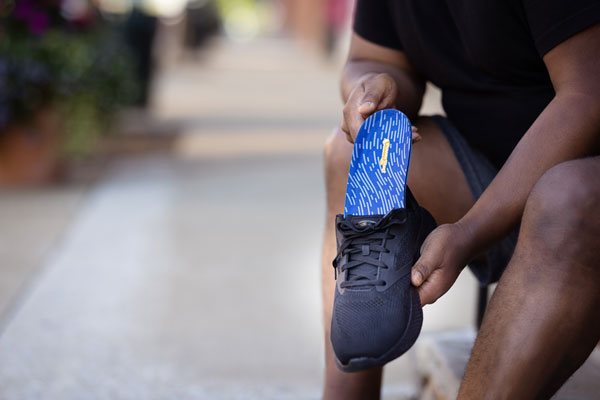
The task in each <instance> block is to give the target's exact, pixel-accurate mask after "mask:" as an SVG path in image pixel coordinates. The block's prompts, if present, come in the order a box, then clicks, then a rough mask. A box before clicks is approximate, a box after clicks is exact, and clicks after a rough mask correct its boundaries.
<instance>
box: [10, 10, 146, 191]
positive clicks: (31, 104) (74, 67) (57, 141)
mask: <svg viewBox="0 0 600 400" xmlns="http://www.w3.org/2000/svg"><path fill="white" fill-rule="evenodd" d="M122 43H123V40H121V38H120V37H119V36H118V32H116V31H115V29H113V27H112V26H110V24H108V23H107V22H105V21H103V20H102V19H101V18H99V17H98V13H97V12H96V11H95V9H94V8H93V7H92V6H91V5H90V4H89V3H88V2H87V1H86V0H71V1H58V0H12V1H11V0H0V184H2V183H40V182H46V181H48V180H52V179H54V178H55V177H56V175H57V170H58V166H59V162H60V160H62V159H64V158H65V157H71V156H81V155H85V154H88V153H89V152H91V151H92V149H93V147H94V144H95V142H96V141H97V140H98V138H99V137H100V135H101V134H103V133H104V132H107V131H108V128H109V126H110V122H111V117H112V116H113V115H114V113H115V111H116V110H117V109H118V108H119V107H120V106H122V105H123V104H126V103H128V102H129V101H130V100H131V99H132V98H134V97H135V94H136V90H137V84H136V83H135V81H134V75H133V72H132V63H131V59H130V57H129V54H128V53H127V48H126V47H124V46H123V45H122Z"/></svg>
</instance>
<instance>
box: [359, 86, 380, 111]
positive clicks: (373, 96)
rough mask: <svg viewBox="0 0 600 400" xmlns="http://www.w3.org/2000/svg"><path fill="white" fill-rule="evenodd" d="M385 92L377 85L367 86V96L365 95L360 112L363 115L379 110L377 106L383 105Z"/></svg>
mask: <svg viewBox="0 0 600 400" xmlns="http://www.w3.org/2000/svg"><path fill="white" fill-rule="evenodd" d="M382 96H383V91H382V90H381V89H379V88H377V86H375V85H369V84H367V85H366V87H365V94H364V95H363V97H362V99H361V101H360V105H359V106H358V112H359V113H361V114H363V115H364V114H371V113H373V112H375V110H377V106H378V105H379V103H381V98H382Z"/></svg>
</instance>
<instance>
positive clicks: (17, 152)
mask: <svg viewBox="0 0 600 400" xmlns="http://www.w3.org/2000/svg"><path fill="white" fill-rule="evenodd" d="M60 132H61V129H60V118H59V116H58V113H57V112H55V111H54V110H52V109H50V108H48V109H43V110H41V111H39V112H37V113H36V114H35V115H34V116H33V117H32V118H31V120H30V121H28V122H27V123H15V124H12V125H10V126H9V127H7V129H6V130H5V131H3V132H0V185H15V184H17V185H18V184H26V185H29V184H42V183H48V182H51V181H54V180H55V179H56V178H57V176H58V170H59V161H60V160H59V152H60V142H61V140H60V139H61V135H60Z"/></svg>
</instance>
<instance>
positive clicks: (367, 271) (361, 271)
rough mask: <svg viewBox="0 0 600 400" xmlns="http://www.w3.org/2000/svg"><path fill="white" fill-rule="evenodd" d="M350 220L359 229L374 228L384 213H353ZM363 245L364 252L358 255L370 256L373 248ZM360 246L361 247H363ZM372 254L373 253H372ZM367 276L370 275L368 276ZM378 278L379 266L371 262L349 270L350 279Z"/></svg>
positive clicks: (356, 288) (360, 288)
mask: <svg viewBox="0 0 600 400" xmlns="http://www.w3.org/2000/svg"><path fill="white" fill-rule="evenodd" d="M349 217H350V222H351V223H352V225H353V226H354V227H355V228H356V229H358V230H359V231H363V230H368V229H369V228H373V227H374V226H375V225H377V223H378V222H379V221H380V220H381V218H383V215H351V216H349ZM359 246H361V247H362V250H363V253H357V254H356V255H361V254H362V255H363V256H368V255H369V253H370V252H372V250H369V245H367V244H364V245H359ZM361 247H359V248H361ZM371 255H372V254H371ZM351 259H352V256H351ZM365 276H367V277H369V278H366V277H365ZM374 279H377V267H375V266H373V265H370V264H366V263H365V264H362V265H357V266H356V267H354V268H352V269H350V270H349V271H348V281H370V280H374ZM366 289H370V287H354V288H352V290H366Z"/></svg>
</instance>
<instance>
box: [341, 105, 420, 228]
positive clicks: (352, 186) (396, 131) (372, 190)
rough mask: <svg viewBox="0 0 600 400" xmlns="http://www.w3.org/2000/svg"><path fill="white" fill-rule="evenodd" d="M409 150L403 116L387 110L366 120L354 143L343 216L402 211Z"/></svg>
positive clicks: (408, 126)
mask: <svg viewBox="0 0 600 400" xmlns="http://www.w3.org/2000/svg"><path fill="white" fill-rule="evenodd" d="M411 150H412V129H411V124H410V121H409V120H408V118H407V117H406V115H404V114H403V113H401V112H400V111H398V110H393V109H388V110H382V111H378V112H376V113H375V114H373V115H371V116H370V117H369V118H367V119H366V121H365V122H364V123H363V124H362V126H361V127H360V130H359V131H358V134H357V136H356V140H355V142H354V149H353V151H352V160H351V161H350V170H349V172H348V183H347V185H346V202H345V205H344V216H348V215H385V214H387V213H388V212H390V211H391V210H393V209H395V208H404V207H405V204H406V177H407V175H408V168H409V165H410V154H411Z"/></svg>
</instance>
